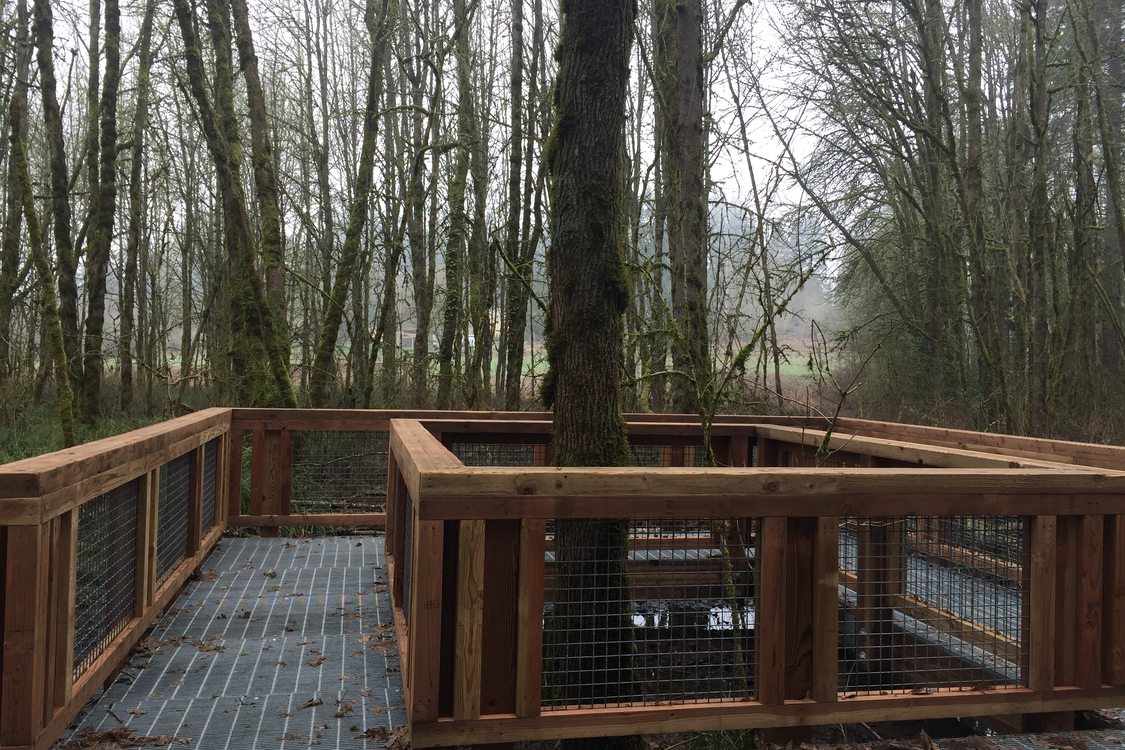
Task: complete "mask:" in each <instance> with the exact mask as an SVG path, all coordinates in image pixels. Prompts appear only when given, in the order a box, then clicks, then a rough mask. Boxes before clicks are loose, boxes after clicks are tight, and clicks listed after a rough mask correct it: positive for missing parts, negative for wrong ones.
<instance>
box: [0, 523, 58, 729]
mask: <svg viewBox="0 0 1125 750" xmlns="http://www.w3.org/2000/svg"><path fill="white" fill-rule="evenodd" d="M7 534H8V539H7V550H6V555H7V559H6V560H5V565H4V576H5V581H4V594H5V598H6V601H5V603H4V622H3V628H4V639H3V645H2V648H3V652H4V660H3V664H4V671H3V675H2V676H0V745H3V746H7V745H34V744H35V742H36V740H37V739H38V737H39V732H40V729H41V728H42V727H43V724H44V719H45V714H44V705H45V702H46V695H45V688H46V680H45V678H46V672H47V663H48V661H47V598H48V597H47V594H48V567H49V565H50V549H49V541H50V540H49V537H48V530H47V527H45V526H12V527H9V528H8V530H7Z"/></svg>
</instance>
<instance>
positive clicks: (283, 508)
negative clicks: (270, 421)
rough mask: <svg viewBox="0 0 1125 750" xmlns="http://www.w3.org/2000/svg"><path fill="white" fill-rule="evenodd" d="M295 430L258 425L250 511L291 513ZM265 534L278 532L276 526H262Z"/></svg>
mask: <svg viewBox="0 0 1125 750" xmlns="http://www.w3.org/2000/svg"><path fill="white" fill-rule="evenodd" d="M292 435H293V433H291V432H290V431H289V430H287V429H284V428H283V429H280V430H277V429H270V430H267V429H256V430H254V432H253V438H252V441H253V443H252V445H253V454H252V455H251V459H250V513H251V515H269V516H287V515H289V500H290V486H291V483H292V468H293V438H292ZM261 531H262V535H263V536H277V534H278V527H277V526H263V527H261Z"/></svg>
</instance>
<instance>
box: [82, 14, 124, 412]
mask: <svg viewBox="0 0 1125 750" xmlns="http://www.w3.org/2000/svg"><path fill="white" fill-rule="evenodd" d="M120 82H121V8H120V6H119V4H118V2H117V0H106V3H105V75H104V77H103V79H102V96H101V106H100V109H99V132H100V136H99V148H98V158H99V160H100V161H99V164H98V189H97V193H96V194H95V196H94V204H93V206H94V210H93V219H92V223H91V226H92V228H93V229H92V232H91V235H90V242H89V244H88V252H87V263H86V299H87V306H86V331H85V341H84V342H83V358H82V397H81V399H80V403H81V405H82V420H83V421H84V422H87V423H89V424H93V423H94V422H96V421H97V419H98V417H99V416H100V414H101V391H102V370H103V368H104V362H103V358H102V339H103V331H104V330H105V315H106V300H105V297H106V281H107V275H108V273H109V251H110V244H111V243H112V241H113V230H114V218H115V216H116V213H117V90H118V86H119V84H120Z"/></svg>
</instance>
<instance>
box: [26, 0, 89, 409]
mask: <svg viewBox="0 0 1125 750" xmlns="http://www.w3.org/2000/svg"><path fill="white" fill-rule="evenodd" d="M32 13H33V15H34V18H33V36H34V38H35V55H36V61H37V63H38V67H39V91H40V94H41V96H42V100H43V124H44V132H45V134H46V137H47V152H48V158H49V161H50V175H51V215H52V219H53V228H54V238H55V255H56V256H57V258H58V274H59V318H60V320H61V323H62V331H63V333H62V335H63V346H64V348H65V350H66V357H67V373H68V374H69V376H70V383H71V386H72V388H73V386H74V385H75V384H76V383H77V377H76V366H77V357H78V260H77V258H76V257H75V253H74V242H73V239H72V234H71V226H70V223H71V208H70V190H69V182H68V175H69V170H68V168H67V164H66V146H65V143H64V141H63V126H62V114H61V110H60V108H59V100H58V94H57V93H56V90H55V87H56V79H55V58H54V42H55V32H54V19H53V17H52V14H51V0H35V4H34V8H33V10H32Z"/></svg>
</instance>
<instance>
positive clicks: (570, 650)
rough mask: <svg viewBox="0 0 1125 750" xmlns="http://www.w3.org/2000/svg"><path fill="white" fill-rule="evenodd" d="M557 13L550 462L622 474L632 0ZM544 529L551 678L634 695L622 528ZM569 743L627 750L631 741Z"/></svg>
mask: <svg viewBox="0 0 1125 750" xmlns="http://www.w3.org/2000/svg"><path fill="white" fill-rule="evenodd" d="M562 13H563V16H562V28H561V31H560V35H559V45H558V51H557V59H558V66H559V70H558V78H557V83H556V90H555V101H556V104H557V112H556V119H555V127H554V132H553V134H552V137H551V141H550V146H549V150H548V153H547V154H546V155H545V158H546V160H547V164H548V165H549V169H550V173H551V179H552V194H551V242H552V245H551V249H550V252H549V257H548V266H549V273H550V285H551V302H550V312H549V330H548V334H547V358H548V361H549V363H550V374H549V375H548V379H547V383H546V385H545V386H544V400H545V401H546V403H547V405H548V406H553V407H554V431H553V445H554V451H555V462H556V464H557V465H559V466H624V465H627V464H628V463H629V461H630V452H629V444H628V439H627V436H626V432H625V423H624V420H623V418H622V415H621V372H622V356H623V342H622V336H623V316H624V314H625V311H626V309H627V308H628V304H629V302H628V289H627V280H626V272H625V268H624V263H623V256H622V250H623V243H624V241H625V237H624V229H625V221H624V219H625V217H624V213H623V212H624V205H623V201H622V196H621V193H620V189H621V185H622V180H621V175H622V170H623V167H624V165H623V164H622V155H623V154H624V149H625V129H624V125H625V91H626V87H627V85H628V78H629V48H630V46H631V43H632V38H633V23H634V21H635V17H636V4H635V3H634V2H633V0H564V2H563V4H562ZM555 528H556V532H555V560H556V567H557V571H556V587H555V588H556V592H557V595H556V599H555V606H554V610H553V612H552V615H551V619H550V621H549V622H548V623H547V624H546V628H547V632H546V633H545V638H546V643H547V647H548V649H549V651H548V654H549V658H550V659H551V661H552V663H553V666H552V669H551V671H552V672H553V673H555V674H566V675H567V688H566V692H567V694H566V695H564V696H563V697H564V698H566V699H567V702H572V701H573V702H579V701H582V700H590V699H592V700H594V701H595V702H602V701H608V702H610V703H613V702H615V701H617V700H623V701H627V700H629V699H630V698H632V696H633V693H634V681H633V675H632V668H631V667H632V665H631V661H632V659H631V656H632V650H633V646H632V619H631V612H630V605H629V600H630V596H629V593H628V585H629V584H628V579H627V577H626V572H625V560H626V555H627V550H626V541H627V535H628V522H627V521H625V520H574V519H570V520H562V519H559V520H557V521H556V527H555ZM590 581H596V582H597V586H596V587H591V586H590V583H589V582H590ZM548 689H552V686H551V685H548ZM554 689H556V690H558V689H561V687H559V686H554ZM567 746H568V747H590V748H595V747H596V748H617V747H630V748H632V747H639V746H640V740H639V738H627V739H613V740H611V739H597V740H578V741H571V742H568V743H567Z"/></svg>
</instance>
